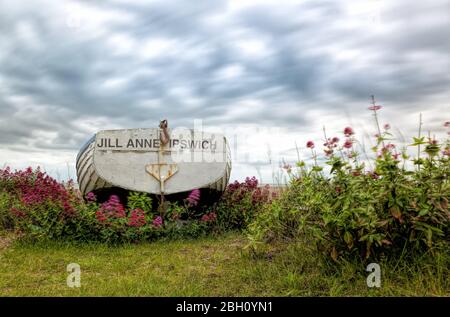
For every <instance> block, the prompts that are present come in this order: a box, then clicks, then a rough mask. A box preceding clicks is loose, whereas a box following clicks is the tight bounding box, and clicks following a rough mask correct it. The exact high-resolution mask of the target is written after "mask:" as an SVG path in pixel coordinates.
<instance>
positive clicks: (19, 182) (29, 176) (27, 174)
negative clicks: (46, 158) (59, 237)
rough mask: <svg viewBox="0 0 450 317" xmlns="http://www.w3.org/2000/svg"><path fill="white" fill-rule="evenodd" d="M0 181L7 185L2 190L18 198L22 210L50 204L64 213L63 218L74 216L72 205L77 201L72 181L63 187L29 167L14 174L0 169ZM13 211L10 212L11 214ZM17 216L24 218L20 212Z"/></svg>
mask: <svg viewBox="0 0 450 317" xmlns="http://www.w3.org/2000/svg"><path fill="white" fill-rule="evenodd" d="M0 181H1V183H2V184H9V185H8V186H5V187H4V188H2V190H4V191H7V192H8V193H10V194H12V195H14V196H16V197H17V198H19V200H20V202H21V204H22V205H23V207H24V208H23V209H24V210H26V209H27V208H28V207H34V206H37V205H41V204H47V203H51V204H52V205H57V206H60V207H61V208H62V209H63V211H64V216H68V217H71V216H73V215H74V214H75V208H74V207H73V204H74V203H76V201H77V200H78V199H77V197H76V195H75V190H74V189H73V182H72V181H69V182H68V183H67V184H66V186H65V185H63V184H61V183H59V182H58V181H56V180H55V179H54V178H52V177H51V176H49V175H47V174H46V173H45V172H41V170H40V168H37V169H36V170H35V171H33V169H32V168H31V167H28V168H27V169H26V170H24V171H14V172H11V169H10V168H9V167H7V168H5V169H0ZM15 211H17V209H16V210H15ZM15 211H13V210H11V212H12V213H13V214H14V213H15ZM19 214H20V215H22V214H23V215H22V216H25V211H21V213H19ZM19 214H17V215H19Z"/></svg>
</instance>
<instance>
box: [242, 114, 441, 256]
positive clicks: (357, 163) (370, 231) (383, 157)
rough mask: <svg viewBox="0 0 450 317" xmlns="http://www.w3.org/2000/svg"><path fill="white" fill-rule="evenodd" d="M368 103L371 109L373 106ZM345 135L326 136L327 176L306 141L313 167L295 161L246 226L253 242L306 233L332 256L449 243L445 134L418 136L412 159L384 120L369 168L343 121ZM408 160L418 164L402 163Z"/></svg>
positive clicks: (395, 252) (397, 252)
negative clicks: (281, 187) (285, 184)
mask: <svg viewBox="0 0 450 317" xmlns="http://www.w3.org/2000/svg"><path fill="white" fill-rule="evenodd" d="M371 110H373V111H374V114H375V115H377V110H379V108H378V106H376V107H371ZM376 119H377V120H376V121H377V123H378V118H377V117H376ZM344 134H345V137H346V140H345V141H344V142H343V143H339V139H338V138H332V139H331V138H326V140H325V143H324V146H325V155H326V163H327V164H328V165H330V174H329V175H326V174H325V173H324V172H323V166H319V165H318V164H317V154H316V152H315V150H314V148H315V145H314V143H313V142H312V141H309V142H308V143H307V147H308V148H310V149H311V151H312V156H313V161H314V162H315V163H314V165H313V167H312V168H307V167H306V164H305V163H303V162H299V164H298V173H297V174H295V175H294V174H292V175H291V177H292V179H291V182H290V185H289V188H288V190H287V191H286V192H285V193H284V194H283V195H282V196H281V197H280V199H279V200H277V201H274V202H272V204H271V205H268V206H265V208H264V211H263V212H261V213H259V214H258V216H257V218H256V220H255V222H253V223H252V224H251V225H250V238H251V240H252V241H253V243H255V244H256V243H258V242H262V241H271V240H286V239H299V240H304V241H306V242H307V243H308V245H310V246H312V247H313V248H315V249H316V250H318V251H320V252H321V253H322V254H324V255H326V256H329V257H331V258H332V259H333V260H335V261H339V260H340V259H354V258H359V259H361V260H362V261H365V260H368V259H379V258H382V257H386V256H387V257H399V258H405V257H413V256H416V255H418V254H423V253H424V252H431V253H433V252H437V251H440V250H444V251H445V250H448V248H449V227H450V212H449V209H448V200H449V198H450V184H449V180H448V176H449V172H450V164H449V141H448V140H446V141H445V142H443V143H439V142H438V141H436V140H434V139H432V138H429V139H428V140H425V138H423V137H421V136H419V137H418V138H415V139H414V143H413V144H412V146H417V147H418V153H419V155H418V157H416V158H412V159H411V158H409V156H408V155H407V154H406V150H403V151H401V152H397V150H396V146H395V145H394V144H392V143H388V142H387V141H389V138H390V136H391V135H390V132H389V126H388V125H386V126H385V129H384V131H383V132H381V129H379V133H378V134H377V135H376V139H377V145H376V146H375V147H374V148H373V151H374V152H375V153H376V158H375V159H374V160H373V162H371V163H372V165H373V169H367V168H366V165H367V164H368V163H369V164H370V162H369V161H368V160H367V159H365V160H364V159H362V158H361V157H360V155H359V154H358V153H357V151H356V149H355V146H354V145H355V144H356V143H357V140H356V139H354V136H353V135H354V132H353V129H351V128H346V129H345V130H344ZM420 146H423V151H421V149H420ZM408 162H411V163H413V164H415V166H416V168H415V169H408V168H407V166H408Z"/></svg>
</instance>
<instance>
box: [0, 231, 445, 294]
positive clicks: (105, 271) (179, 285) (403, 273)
mask: <svg viewBox="0 0 450 317" xmlns="http://www.w3.org/2000/svg"><path fill="white" fill-rule="evenodd" d="M12 240H13V239H12V238H11V235H6V234H5V233H3V234H1V235H0V295H1V296H289V295H291V296H330V295H335V296H366V295H369V296H376V295H387V296H390V295H406V296H411V295H425V296H433V295H437V296H446V295H447V296H448V295H449V294H450V293H449V288H448V286H449V285H448V267H443V266H442V265H439V266H436V267H435V266H433V265H430V266H425V267H424V268H422V269H421V270H419V271H417V270H416V269H415V268H410V271H408V269H405V268H404V267H403V268H401V269H397V271H392V272H390V273H383V279H382V287H381V288H379V289H369V288H368V287H367V286H366V275H365V274H364V273H363V272H364V270H363V272H361V271H360V272H357V270H356V269H355V268H354V267H353V266H351V265H347V266H343V267H342V268H341V269H340V270H338V271H336V272H334V273H330V272H328V273H325V271H324V269H323V268H321V267H320V265H318V262H317V260H316V259H314V258H312V257H311V256H310V255H308V254H307V252H304V251H302V250H301V249H299V248H289V249H285V250H283V251H276V250H274V251H270V252H266V253H264V254H263V255H260V256H257V257H255V256H250V255H249V253H248V252H247V251H245V249H243V248H244V246H245V244H246V240H245V237H243V236H242V235H239V234H228V235H224V236H220V237H216V238H203V239H198V240H187V241H169V242H167V241H166V242H163V241H161V242H155V243H143V244H136V245H122V246H107V245H102V244H84V245H74V244H69V243H61V242H52V243H46V244H39V245H32V244H29V243H28V244H26V243H21V242H17V241H16V242H14V241H12ZM69 263H78V264H79V265H80V266H81V287H80V288H69V287H68V286H67V285H66V278H67V276H68V274H69V273H68V272H67V271H66V266H67V265H68V264H69ZM399 272H400V273H399Z"/></svg>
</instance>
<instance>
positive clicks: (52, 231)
mask: <svg viewBox="0 0 450 317" xmlns="http://www.w3.org/2000/svg"><path fill="white" fill-rule="evenodd" d="M0 192H1V196H0V199H1V204H0V208H1V211H0V216H1V219H0V224H1V225H2V227H3V228H5V229H12V228H18V229H20V230H23V231H24V232H26V233H28V234H30V235H33V236H36V237H43V236H46V237H49V238H59V237H62V236H64V235H66V234H70V233H71V232H72V231H73V230H74V226H75V222H76V218H77V215H78V212H77V210H76V208H75V207H74V206H75V205H77V204H78V203H80V201H81V199H80V197H79V196H77V194H76V191H75V189H74V187H73V184H72V182H68V183H67V184H66V185H63V184H61V183H58V182H57V181H56V180H54V179H53V178H51V177H50V176H48V175H46V174H45V173H43V172H41V171H40V169H39V168H38V169H37V170H36V171H33V170H32V169H31V168H28V169H26V170H24V171H15V172H11V170H10V169H9V168H6V169H3V170H0Z"/></svg>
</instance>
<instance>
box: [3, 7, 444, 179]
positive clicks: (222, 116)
mask: <svg viewBox="0 0 450 317" xmlns="http://www.w3.org/2000/svg"><path fill="white" fill-rule="evenodd" d="M129 2H132V4H130V3H129ZM449 39H450V1H449V0H447V1H440V0H428V1H411V0H404V1H403V0H398V1H397V0H389V1H387V0H367V1H362V0H354V1H349V0H346V1H337V0H330V1H326V0H314V1H279V0H273V1H262V0H261V1H258V0H251V1H248V0H234V1H219V0H214V1H211V0H205V1H201V0H196V1H188V0H185V1H169V0H161V1H119V0H117V1H57V0H54V1H17V0H12V1H5V0H0V167H1V166H2V165H3V164H5V165H10V166H12V167H15V168H22V167H25V166H28V165H31V166H37V165H41V166H43V167H44V168H45V169H46V170H47V171H48V172H49V173H50V174H52V175H54V176H56V177H58V178H62V179H64V178H67V177H68V175H69V177H74V175H75V170H74V163H75V157H76V154H77V152H78V149H79V148H80V147H81V146H82V145H83V143H84V142H85V141H86V140H87V139H89V138H90V137H91V136H92V135H93V134H94V133H95V132H96V131H98V130H101V129H111V128H133V127H156V126H157V124H158V122H159V120H160V119H162V118H167V119H168V120H169V125H170V126H172V127H175V126H183V127H188V128H190V127H193V121H194V119H201V120H203V126H204V128H206V129H207V130H208V129H211V130H218V129H222V130H224V132H225V133H226V135H227V136H228V137H229V139H230V142H231V143H232V150H233V158H234V161H235V164H234V165H233V174H232V178H233V179H242V178H244V177H245V176H252V175H256V176H259V177H261V178H262V179H263V182H271V181H272V180H271V175H272V171H273V170H274V168H276V167H277V166H278V162H279V161H280V160H282V159H284V160H286V161H293V160H295V159H296V157H297V154H296V150H295V144H297V145H298V146H299V148H300V151H301V156H302V157H303V155H305V157H306V153H305V151H304V148H305V143H306V141H307V140H309V139H314V140H317V139H319V138H321V137H322V127H323V126H326V127H327V131H328V133H329V135H337V136H342V133H341V132H340V131H341V130H342V129H343V128H344V127H345V126H347V125H351V126H353V127H354V129H355V130H356V132H357V133H358V134H359V135H360V136H361V137H362V136H363V135H365V134H367V135H372V134H373V133H375V132H374V131H375V127H374V126H373V123H372V121H371V119H372V118H371V114H370V112H369V111H368V110H367V107H368V105H369V101H370V95H371V94H374V95H375V96H376V98H377V100H378V101H379V104H381V105H383V107H384V108H383V109H382V112H381V116H382V122H389V123H390V124H391V125H392V126H393V128H394V131H397V130H398V131H401V134H400V133H398V135H400V136H401V135H403V136H404V138H406V139H408V138H410V137H411V136H412V134H413V133H415V131H416V129H417V123H418V120H419V113H422V114H423V120H424V122H425V127H424V129H425V130H426V131H428V130H430V131H433V133H436V134H437V135H438V136H440V135H444V134H445V130H444V127H443V126H442V125H443V122H444V121H446V120H449V119H450V111H449V109H450V104H449V100H450V98H449V97H450V92H449V87H450V40H449ZM270 160H271V161H272V165H270V164H269V161H270Z"/></svg>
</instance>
